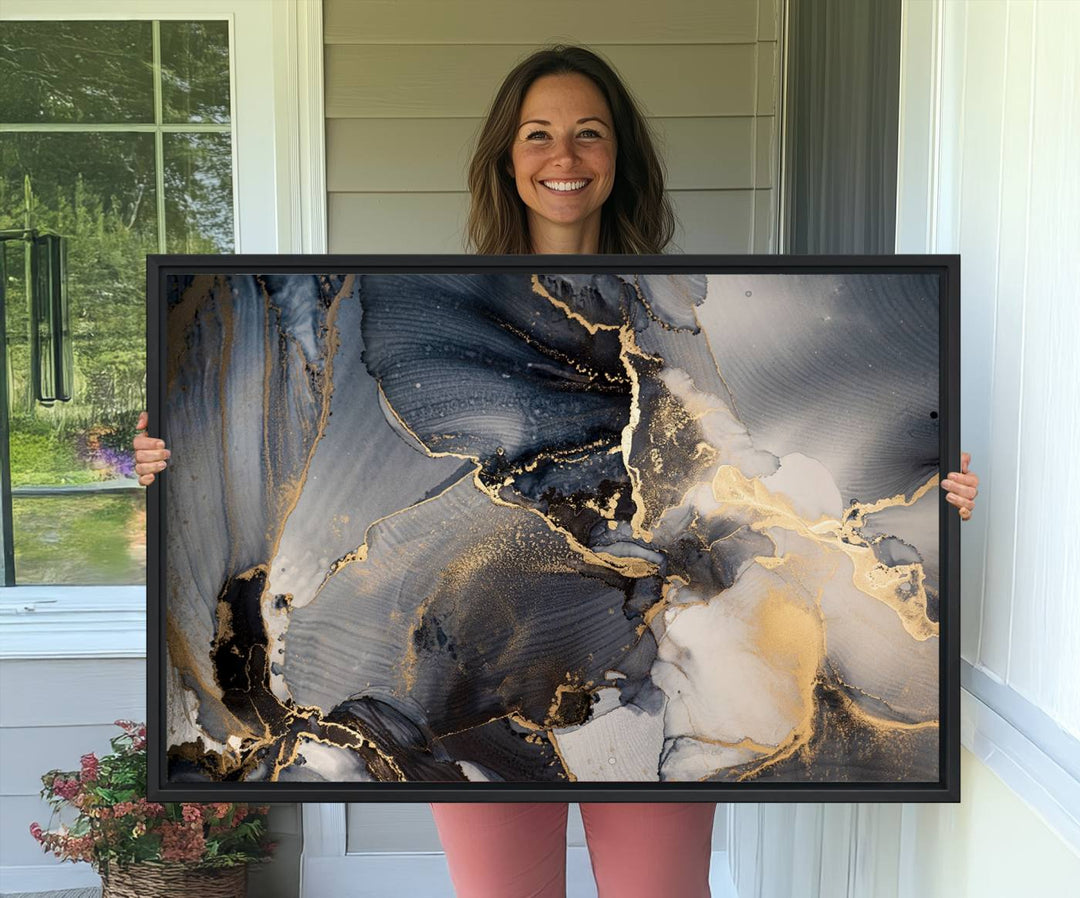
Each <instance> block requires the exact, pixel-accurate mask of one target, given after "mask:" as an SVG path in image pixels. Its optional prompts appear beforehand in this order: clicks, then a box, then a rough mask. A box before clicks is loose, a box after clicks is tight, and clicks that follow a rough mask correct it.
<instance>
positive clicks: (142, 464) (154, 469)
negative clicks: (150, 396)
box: [131, 412, 172, 486]
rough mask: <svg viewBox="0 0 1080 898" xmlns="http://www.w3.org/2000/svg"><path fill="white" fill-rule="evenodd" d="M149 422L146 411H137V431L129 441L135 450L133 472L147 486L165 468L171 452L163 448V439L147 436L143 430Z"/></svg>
mask: <svg viewBox="0 0 1080 898" xmlns="http://www.w3.org/2000/svg"><path fill="white" fill-rule="evenodd" d="M149 424H150V417H149V415H147V414H146V412H139V420H138V422H137V423H136V424H135V430H136V431H137V432H136V434H135V438H134V439H133V440H132V441H131V445H132V448H133V449H134V450H135V473H136V474H137V475H138V477H139V483H140V484H141V485H142V486H149V485H150V484H151V483H153V482H154V477H155V475H156V474H157V473H158V472H159V471H164V470H165V466H166V465H167V464H168V462H167V459H168V458H169V456H170V455H171V454H172V453H170V452H169V450H168V449H166V448H165V441H164V440H159V439H157V438H156V437H151V436H147V434H146V433H145V431H146V428H147V427H148V426H149Z"/></svg>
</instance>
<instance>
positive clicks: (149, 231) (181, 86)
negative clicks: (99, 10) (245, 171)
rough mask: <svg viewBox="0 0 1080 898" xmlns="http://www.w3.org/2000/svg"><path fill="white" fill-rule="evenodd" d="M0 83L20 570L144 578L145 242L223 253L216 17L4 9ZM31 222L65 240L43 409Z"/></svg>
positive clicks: (227, 220) (151, 246)
mask: <svg viewBox="0 0 1080 898" xmlns="http://www.w3.org/2000/svg"><path fill="white" fill-rule="evenodd" d="M0 83H2V84H3V90H2V91H0V232H3V233H5V234H6V235H8V238H9V239H6V240H5V241H4V242H3V243H0V248H2V252H3V253H4V262H5V265H4V271H5V283H4V284H3V286H4V288H5V289H4V291H3V298H4V301H3V315H2V318H3V323H4V326H5V328H6V337H7V341H6V344H7V358H6V369H7V372H8V402H7V412H8V423H9V427H10V435H9V437H10V446H11V453H10V455H11V458H10V474H11V483H12V487H13V490H12V492H13V496H14V500H13V503H12V510H13V517H14V521H13V527H12V531H13V533H12V535H13V538H14V544H15V545H14V551H15V568H16V576H17V581H18V582H19V583H78V584H88V583H98V584H104V583H114V584H122V583H138V582H142V581H143V580H144V579H145V564H146V561H145V545H144V533H145V492H144V491H143V490H142V489H141V488H139V487H138V485H137V482H136V480H135V478H134V471H133V460H132V457H131V450H130V445H131V437H132V436H133V428H134V425H135V420H136V416H137V414H138V412H139V410H140V409H142V408H145V406H146V397H145V383H146V350H145V346H146V342H145V341H146V337H145V334H146V312H145V302H146V300H145V281H146V269H145V256H146V254H147V253H155V252H195V253H206V252H233V251H234V247H235V239H234V233H235V230H234V218H233V180H234V173H233V167H232V139H233V138H232V125H231V121H232V114H231V96H230V51H229V30H228V23H227V22H225V21H220V20H219V21H204V22H176V21H168V22H149V21H137V22H116V21H110V22H5V23H4V27H3V30H2V31H0ZM29 230H33V231H35V232H38V233H40V232H45V233H53V234H60V235H63V236H65V237H67V238H68V239H67V253H68V254H67V270H68V296H69V300H70V306H71V332H72V343H73V353H74V371H75V376H74V396H73V399H72V401H71V402H63V403H61V402H57V403H55V404H54V405H53V406H52V407H51V408H47V407H45V406H43V405H42V404H40V403H38V402H36V401H35V399H34V397H33V395H32V389H33V388H32V384H31V383H30V340H29V336H30V323H29V312H28V308H27V292H26V268H25V265H24V246H25V244H24V242H23V241H22V240H21V239H19V237H18V235H19V234H21V233H22V232H24V231H29ZM12 235H15V236H12Z"/></svg>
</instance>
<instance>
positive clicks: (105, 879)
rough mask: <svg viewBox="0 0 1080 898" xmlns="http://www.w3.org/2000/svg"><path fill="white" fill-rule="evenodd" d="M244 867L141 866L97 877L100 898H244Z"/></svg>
mask: <svg viewBox="0 0 1080 898" xmlns="http://www.w3.org/2000/svg"><path fill="white" fill-rule="evenodd" d="M246 893H247V866H246V865H244V864H240V865H239V866H236V867H220V868H218V869H215V870H207V869H199V868H198V867H191V866H188V865H187V864H175V863H168V864H166V863H157V864H155V863H141V864H132V865H131V866H129V867H127V868H124V869H121V868H120V867H116V866H114V867H112V868H111V869H110V870H109V872H108V874H106V873H102V874H101V898H150V896H153V898H194V896H198V898H245V895H246Z"/></svg>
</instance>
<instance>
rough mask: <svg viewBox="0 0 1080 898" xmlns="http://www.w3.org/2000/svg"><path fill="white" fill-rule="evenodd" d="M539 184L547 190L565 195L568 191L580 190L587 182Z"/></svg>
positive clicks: (544, 182)
mask: <svg viewBox="0 0 1080 898" xmlns="http://www.w3.org/2000/svg"><path fill="white" fill-rule="evenodd" d="M540 183H541V184H543V185H544V186H545V187H547V188H548V189H549V190H558V191H560V192H562V193H565V192H567V191H570V190H580V189H581V188H582V187H584V186H585V185H586V184H588V183H589V182H588V181H587V180H585V181H541V182H540Z"/></svg>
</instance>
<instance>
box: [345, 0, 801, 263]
mask: <svg viewBox="0 0 1080 898" xmlns="http://www.w3.org/2000/svg"><path fill="white" fill-rule="evenodd" d="M518 6H520V15H517V14H516V13H515V9H516V8H517V7H518ZM536 18H537V9H536V7H535V6H534V5H525V4H515V3H513V2H510V3H506V2H501V3H495V2H486V0H485V2H479V0H478V2H462V3H452V4H451V3H443V2H438V0H394V2H381V0H327V2H326V4H325V7H324V22H325V40H326V58H325V63H326V65H325V77H326V135H327V149H326V157H327V190H328V207H329V249H330V251H331V252H341V253H394V252H430V253H456V252H462V251H464V242H463V234H464V224H465V216H466V214H467V208H468V196H467V193H466V186H465V184H466V168H467V166H468V161H469V158H470V156H471V153H472V148H473V145H474V141H475V138H476V134H477V132H478V130H479V128H480V126H481V123H482V120H483V116H484V114H485V112H486V111H487V108H488V104H489V103H490V101H491V98H492V95H493V93H494V91H495V89H496V88H497V86H498V84H499V83H500V81H501V79H502V78H503V77H504V75H505V74H506V72H507V71H509V69H510V68H511V67H512V66H513V65H514V64H515V63H516V62H517V61H519V60H521V59H522V58H524V57H525V56H527V55H528V54H529V53H530V52H532V50H533V49H534V48H535V47H537V46H541V45H544V44H547V43H551V42H556V41H559V40H562V41H565V42H575V43H585V44H588V45H590V46H593V47H595V49H597V50H598V51H599V52H600V53H602V54H603V55H604V56H606V57H607V58H608V59H610V60H611V62H612V63H613V64H614V65H615V67H616V68H617V69H618V70H619V72H620V73H621V74H622V76H623V77H624V78H625V80H626V81H627V83H628V85H629V86H630V88H631V90H632V91H633V92H634V94H635V95H636V96H637V98H638V99H639V100H640V101H641V103H642V105H643V106H644V107H645V109H646V111H647V113H648V114H649V116H650V123H651V125H652V127H653V130H654V132H655V134H656V137H657V143H658V148H659V149H660V151H661V153H662V155H663V158H664V161H665V165H666V168H667V171H668V180H667V186H668V188H669V190H670V191H671V198H672V201H673V203H674V206H675V208H676V214H677V215H678V216H679V228H678V230H677V232H676V237H675V244H676V245H675V246H673V247H672V250H673V251H679V250H681V251H683V252H713V253H723V252H738V253H743V252H748V251H756V252H774V251H775V250H776V241H775V236H774V234H775V230H776V213H775V208H776V206H777V191H776V190H775V187H776V166H775V162H774V160H775V157H776V155H777V153H776V150H777V140H778V133H777V132H778V129H777V127H776V124H775V122H776V115H777V107H778V97H779V87H778V73H779V63H780V59H779V45H778V43H777V33H778V27H777V22H778V15H777V8H776V2H775V0H761V2H758V0H753V2H736V3H712V2H690V0H679V2H675V3H672V4H668V5H666V6H663V7H661V6H660V5H659V4H655V3H642V2H630V3H616V2H596V3H588V4H580V3H574V2H563V3H559V2H556V3H548V4H546V5H545V6H544V8H543V15H542V16H541V17H540V18H542V22H541V23H540V25H539V29H540V31H539V33H538V32H537V30H536V28H537V26H536V25H535V24H530V25H528V26H526V24H525V22H526V21H528V20H532V19H536ZM561 23H572V33H566V32H563V33H560V32H559V31H557V30H553V29H558V28H560V27H570V26H564V25H562V24H561Z"/></svg>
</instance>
